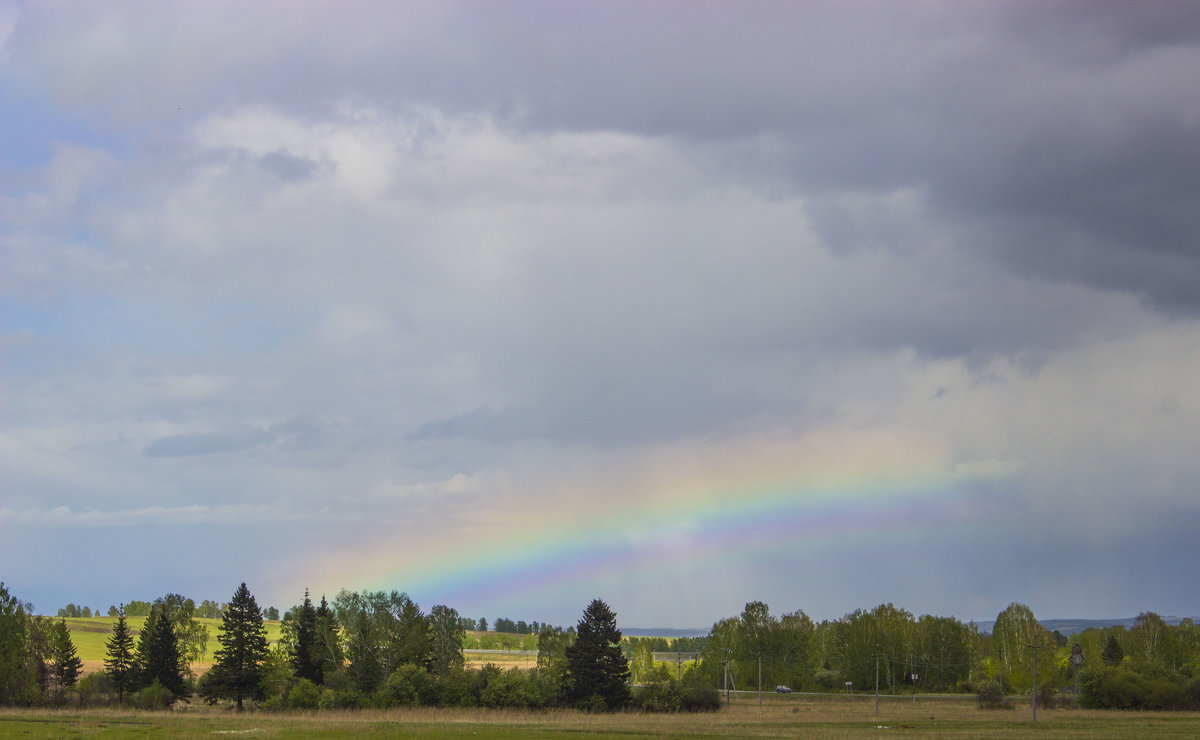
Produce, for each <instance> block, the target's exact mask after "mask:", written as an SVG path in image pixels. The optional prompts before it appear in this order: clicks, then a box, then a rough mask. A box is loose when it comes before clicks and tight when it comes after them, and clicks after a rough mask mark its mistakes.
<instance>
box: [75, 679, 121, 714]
mask: <svg viewBox="0 0 1200 740" xmlns="http://www.w3.org/2000/svg"><path fill="white" fill-rule="evenodd" d="M76 690H77V692H78V694H79V703H80V705H81V706H85V707H98V706H104V705H106V704H111V703H112V697H113V693H114V691H115V687H114V686H113V682H112V679H111V678H109V676H108V674H107V673H105V672H104V671H96V672H95V673H89V674H87V675H86V676H84V677H83V678H81V679H79V684H78V686H77V687H76Z"/></svg>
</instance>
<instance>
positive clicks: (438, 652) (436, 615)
mask: <svg viewBox="0 0 1200 740" xmlns="http://www.w3.org/2000/svg"><path fill="white" fill-rule="evenodd" d="M428 621H429V650H430V659H429V663H430V669H431V670H432V671H433V673H434V674H436V675H443V674H445V673H448V672H449V671H452V670H454V669H456V668H461V667H462V665H463V651H462V645H463V637H465V636H466V630H464V629H463V628H462V620H461V619H460V618H459V616H458V612H457V611H455V610H454V609H451V608H450V607H448V606H444V605H441V604H438V605H437V606H435V607H433V608H432V609H430V610H429V619H428Z"/></svg>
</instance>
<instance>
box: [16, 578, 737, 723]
mask: <svg viewBox="0 0 1200 740" xmlns="http://www.w3.org/2000/svg"><path fill="white" fill-rule="evenodd" d="M194 606H195V605H194V604H192V603H191V602H190V600H187V599H183V598H182V597H179V596H178V595H177V594H168V595H167V596H164V597H162V598H159V599H156V600H155V601H154V602H152V603H151V604H150V608H149V612H148V614H147V617H146V622H145V624H144V625H143V627H142V629H141V631H140V633H139V634H138V635H137V636H136V640H135V636H134V634H133V632H132V630H131V629H130V627H129V623H128V621H127V616H128V615H127V612H126V609H125V608H123V607H119V608H118V609H117V616H116V619H115V621H114V622H113V626H112V634H111V636H110V637H109V639H108V641H107V643H106V655H105V661H104V670H103V671H101V672H97V673H93V674H90V675H88V676H86V677H84V678H83V679H82V680H78V676H79V668H80V667H81V664H79V661H78V659H77V658H75V659H74V662H73V663H72V662H71V661H70V660H68V659H67V658H65V657H60V655H59V652H55V650H56V649H57V648H55V647H54V646H55V645H56V644H57V642H56V640H55V639H52V638H53V637H54V635H59V636H61V640H62V641H63V642H64V643H65V646H66V647H64V648H63V649H62V651H61V653H62V655H63V656H73V655H74V654H75V651H74V646H73V645H72V644H71V642H70V634H69V632H68V631H67V629H66V624H65V622H64V621H63V620H61V619H60V620H59V622H57V623H53V622H51V620H49V619H48V618H46V617H37V616H35V615H34V614H33V609H32V606H30V605H28V604H21V603H19V602H18V601H17V600H16V598H15V597H12V596H10V595H9V593H8V591H7V590H6V589H5V588H4V586H3V584H0V676H2V677H3V680H2V681H0V704H10V705H12V704H16V705H36V704H45V703H51V704H62V703H71V702H74V703H76V704H80V705H82V704H88V705H94V704H105V703H117V704H122V705H124V704H132V705H133V706H139V707H145V708H161V707H165V706H169V705H170V704H171V703H173V702H175V701H180V700H182V701H189V700H192V699H195V698H198V699H200V700H203V701H206V702H210V703H218V702H229V703H231V704H232V705H235V706H237V707H238V708H239V709H240V708H242V707H243V706H244V704H245V703H246V702H248V701H249V702H254V703H256V704H257V705H258V706H261V707H265V708H273V709H285V708H295V709H316V708H365V707H376V708H386V707H394V706H413V705H437V706H485V707H524V708H539V707H554V706H573V707H582V708H585V709H589V710H605V709H620V708H625V707H629V706H636V707H642V708H645V709H650V710H656V711H670V710H679V709H691V710H696V709H713V708H716V707H717V706H719V702H718V700H717V697H716V693H715V691H712V690H711V689H704V688H701V687H699V686H698V685H696V684H695V682H693V683H692V684H691V685H685V684H684V683H682V682H679V681H665V682H661V683H660V684H659V685H656V686H654V687H651V688H650V690H646V689H642V690H641V691H640V692H639V695H637V696H635V695H634V692H633V691H632V688H631V686H630V683H629V665H628V661H627V660H626V659H625V656H624V654H623V653H622V650H621V633H620V630H619V629H618V628H617V626H616V614H615V613H613V612H612V610H611V609H610V608H609V607H608V605H607V604H605V603H604V602H603V601H600V600H599V599H597V600H595V601H593V602H592V603H591V604H589V605H588V607H587V609H585V610H584V614H583V617H582V618H581V619H580V620H579V623H578V624H577V625H576V626H575V627H573V628H570V629H568V630H563V629H561V628H559V627H553V626H549V625H539V627H540V633H539V635H538V642H539V645H540V649H539V651H538V663H537V669H536V670H532V671H531V670H522V669H519V668H513V669H509V670H507V671H505V670H501V669H499V668H497V667H495V666H493V665H487V666H484V667H483V668H481V669H477V670H472V669H469V668H467V667H466V666H465V661H464V657H463V647H462V645H463V638H464V637H465V632H466V630H465V629H464V627H465V623H464V620H463V619H462V618H461V617H460V616H459V614H458V612H457V611H455V610H454V609H453V608H451V607H448V606H445V605H437V606H434V607H433V608H432V609H430V611H429V612H428V613H425V612H423V611H422V610H421V608H420V607H419V606H418V605H417V604H416V603H415V602H414V601H413V600H412V599H411V598H409V597H408V596H407V595H406V594H404V593H402V592H398V591H391V592H383V591H374V592H373V591H361V592H352V591H346V590H342V591H341V592H339V593H338V594H337V595H336V596H335V597H334V599H333V602H332V603H330V602H329V601H327V600H326V598H325V597H324V596H322V597H321V600H320V602H319V603H317V604H314V603H313V600H312V598H311V597H310V595H309V594H308V592H307V591H306V592H305V594H304V600H303V602H302V603H301V604H299V605H297V606H295V607H293V608H291V609H289V610H288V611H287V612H286V613H285V614H284V615H283V617H282V622H281V638H280V640H279V641H278V642H277V643H276V644H275V645H274V646H273V647H272V646H270V645H269V644H268V641H267V639H266V630H265V627H264V624H263V622H264V611H263V610H262V609H260V608H259V606H258V605H257V603H256V601H255V599H254V597H253V595H251V594H250V592H249V590H248V589H247V588H246V585H245V584H244V583H243V584H241V586H239V588H238V590H237V591H236V592H235V593H234V595H233V598H232V599H231V600H230V601H229V602H228V603H227V604H225V605H223V606H224V608H223V610H222V614H221V624H220V627H219V629H218V633H217V641H218V643H219V644H220V646H221V647H220V648H219V649H218V650H217V651H216V652H215V653H214V655H213V658H214V664H213V666H212V668H211V669H210V670H209V671H207V672H206V673H204V674H203V675H201V676H199V677H197V676H195V675H194V674H193V673H192V671H191V663H192V662H195V660H196V653H195V648H194V646H193V643H192V642H191V641H192V640H194V639H196V637H197V634H198V633H197V632H196V630H195V629H194V628H195V627H197V626H201V627H202V625H197V623H196V622H195V609H194ZM203 629H205V630H206V629H207V628H203ZM31 635H37V637H36V639H35V638H34V637H31ZM203 636H204V639H205V640H207V632H206V631H205V633H204V635H203ZM59 675H63V676H68V677H66V678H62V679H59V678H56V676H59ZM76 683H78V685H76Z"/></svg>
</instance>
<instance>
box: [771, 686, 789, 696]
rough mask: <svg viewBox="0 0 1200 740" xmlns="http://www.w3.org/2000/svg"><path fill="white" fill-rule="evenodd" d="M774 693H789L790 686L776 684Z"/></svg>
mask: <svg viewBox="0 0 1200 740" xmlns="http://www.w3.org/2000/svg"><path fill="white" fill-rule="evenodd" d="M775 693H776V694H790V693H792V687H791V686H776V687H775Z"/></svg>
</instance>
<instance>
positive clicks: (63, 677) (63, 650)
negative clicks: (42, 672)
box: [50, 620, 83, 689]
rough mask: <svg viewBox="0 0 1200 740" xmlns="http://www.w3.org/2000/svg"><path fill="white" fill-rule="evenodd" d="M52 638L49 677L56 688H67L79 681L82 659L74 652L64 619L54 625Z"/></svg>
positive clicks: (73, 645) (73, 644)
mask: <svg viewBox="0 0 1200 740" xmlns="http://www.w3.org/2000/svg"><path fill="white" fill-rule="evenodd" d="M52 640H53V644H52V647H51V651H52V652H51V655H52V661H53V662H52V665H51V669H50V674H51V679H52V680H53V681H54V685H55V686H57V687H58V688H60V689H69V688H71V687H72V686H74V685H75V684H76V682H77V681H79V672H80V671H82V670H83V661H82V660H80V659H79V655H78V654H77V653H76V652H75V643H73V642H71V633H70V632H68V631H67V623H66V622H65V621H62V620H60V621H59V622H58V623H56V624H55V625H54V628H53V636H52Z"/></svg>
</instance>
